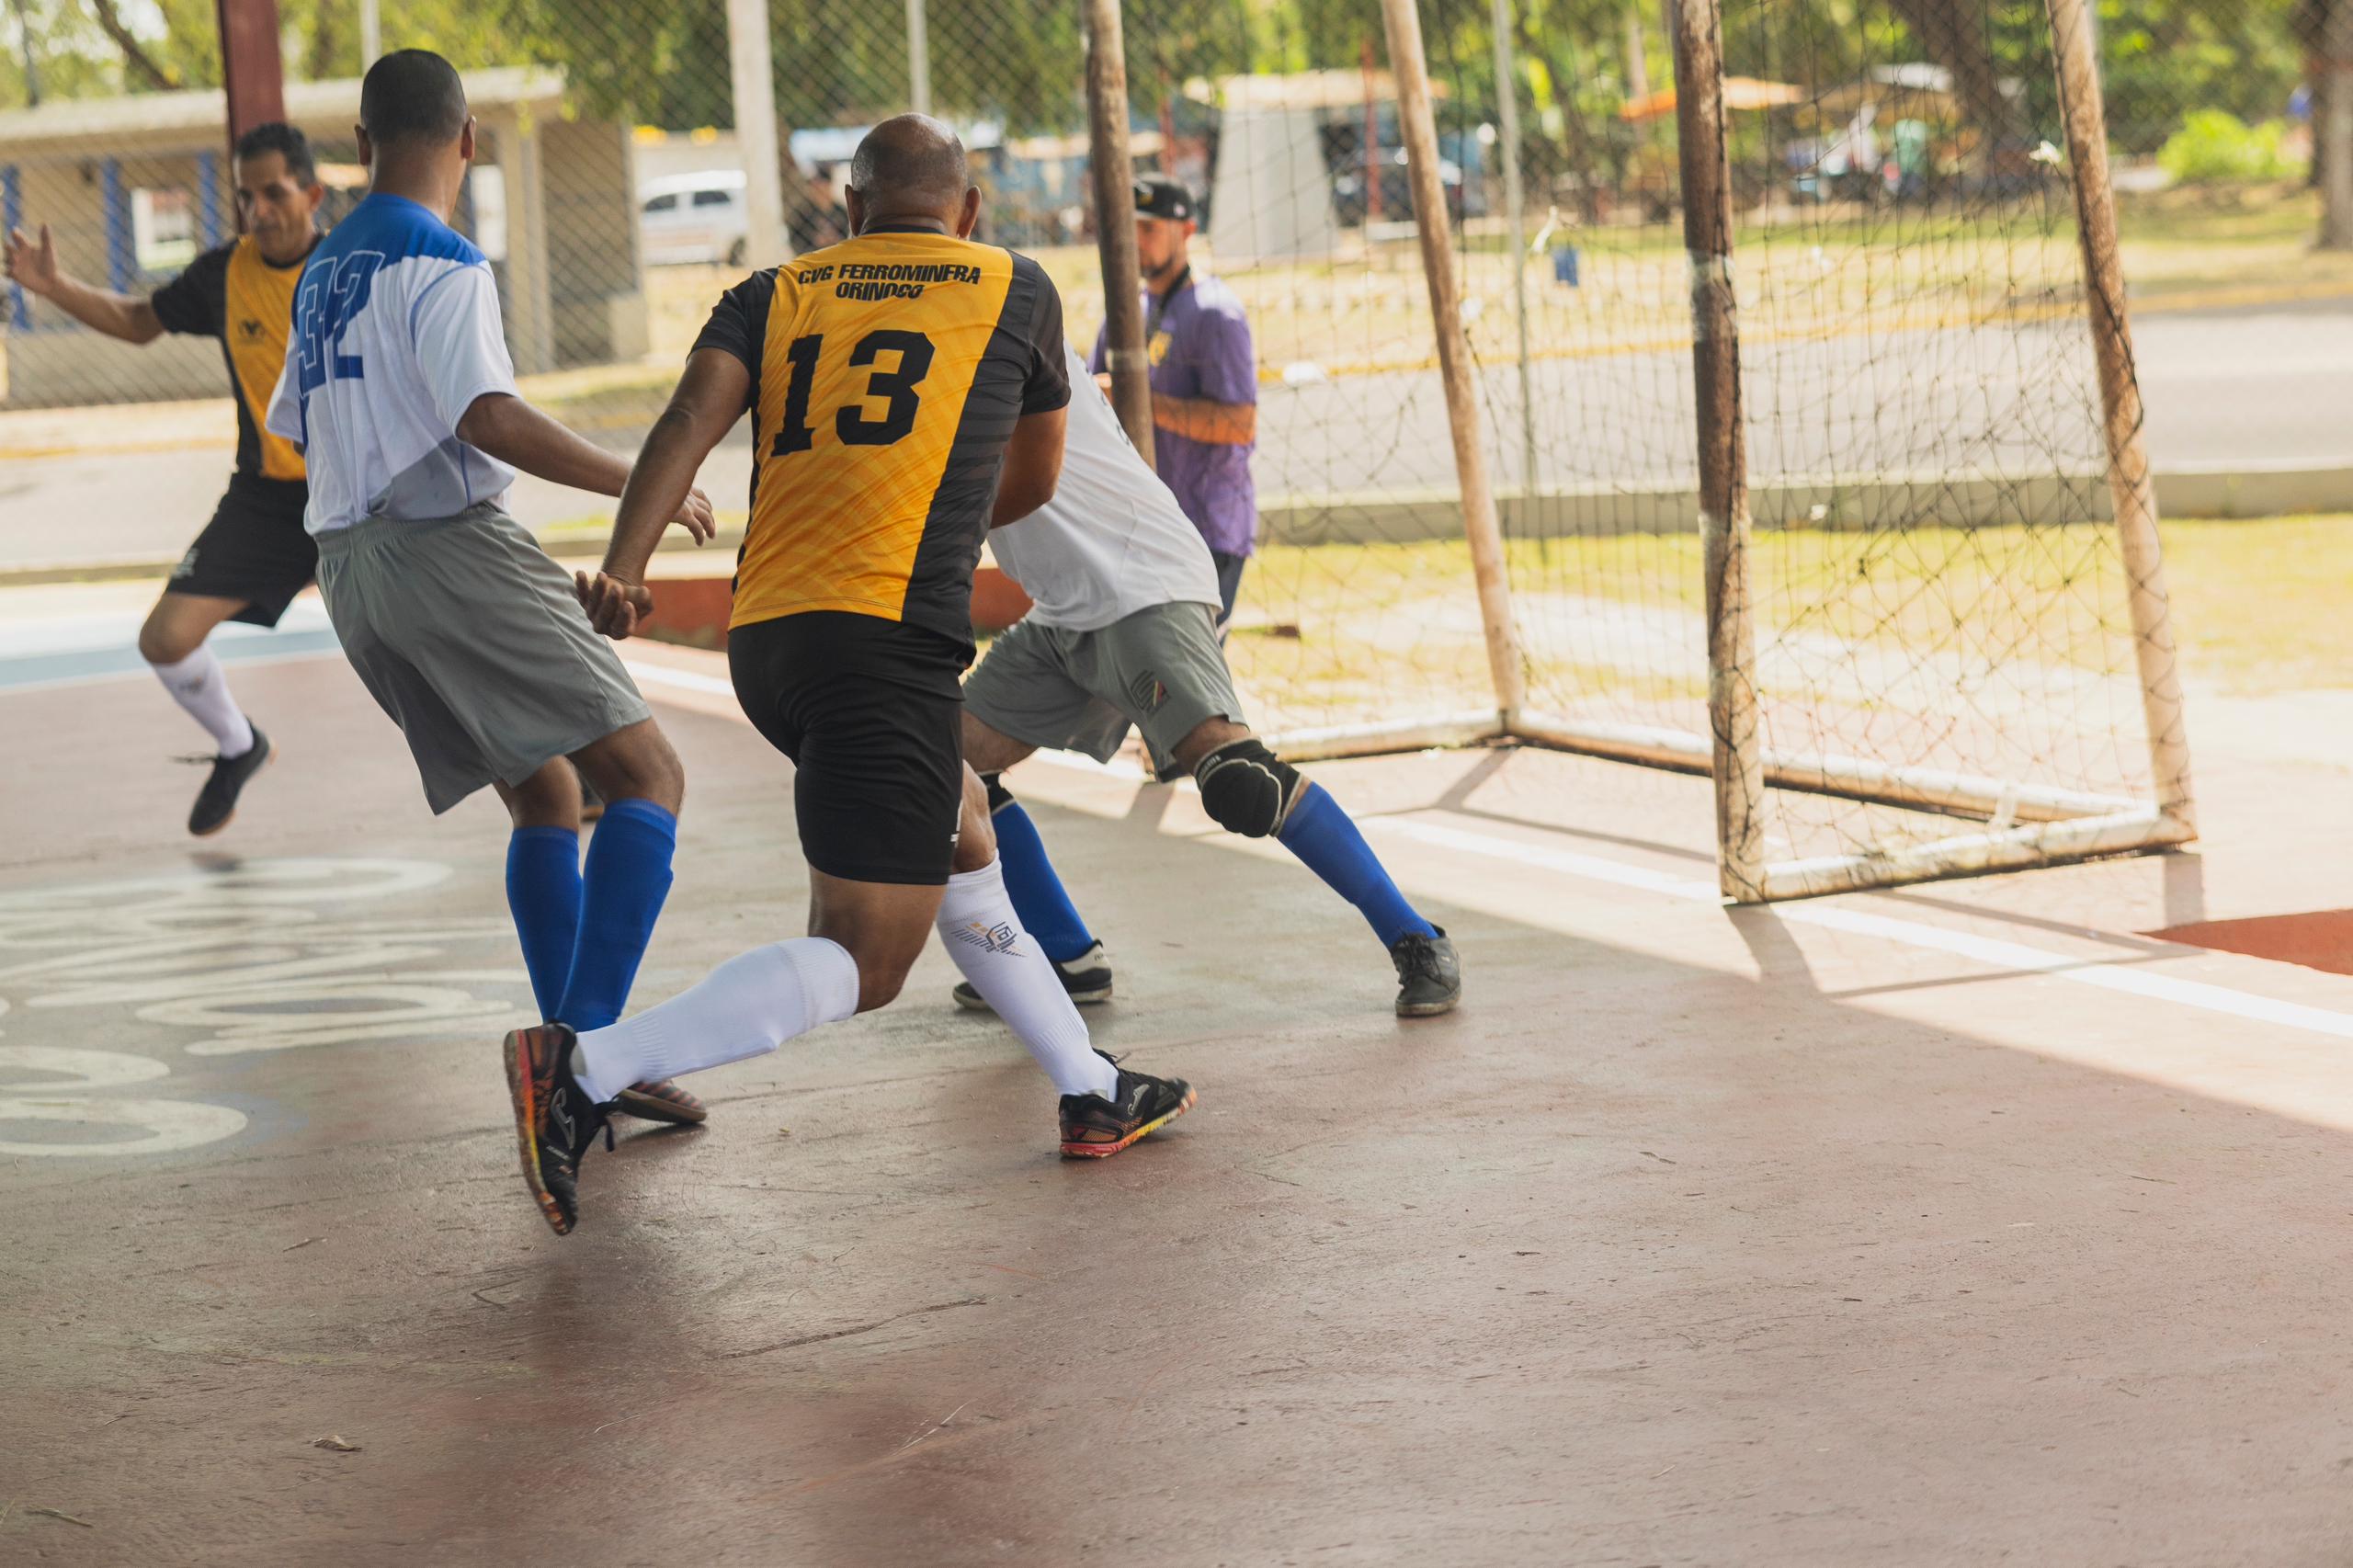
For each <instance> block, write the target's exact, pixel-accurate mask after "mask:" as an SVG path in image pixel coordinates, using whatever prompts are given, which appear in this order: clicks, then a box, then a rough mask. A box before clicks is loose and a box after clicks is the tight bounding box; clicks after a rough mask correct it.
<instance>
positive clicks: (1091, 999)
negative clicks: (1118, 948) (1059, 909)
mask: <svg viewBox="0 0 2353 1568" xmlns="http://www.w3.org/2000/svg"><path fill="white" fill-rule="evenodd" d="M1054 972H1055V973H1056V974H1058V975H1060V976H1061V977H1062V982H1063V990H1065V991H1067V992H1069V993H1070V999H1071V1000H1072V1001H1074V1002H1075V1003H1077V1004H1078V1005H1079V1006H1082V1007H1092V1006H1095V1005H1096V1004H1097V1003H1100V1002H1108V1001H1109V1000H1110V999H1111V960H1110V958H1109V957H1108V955H1107V954H1106V953H1105V952H1104V951H1103V944H1102V943H1100V942H1097V943H1096V944H1095V945H1094V946H1093V947H1091V948H1089V949H1086V951H1085V952H1083V953H1081V954H1079V955H1078V957H1076V958H1074V959H1073V960H1070V961H1069V962H1068V963H1057V964H1055V965H1054ZM950 994H951V995H953V996H954V997H955V998H956V1006H959V1007H961V1008H963V1009H964V1011H966V1012H968V1013H992V1012H995V1010H996V1009H995V1008H994V1007H991V1006H989V1003H988V998H987V997H985V996H983V995H982V994H980V992H978V991H977V990H975V989H973V986H972V982H971V981H969V980H961V981H958V982H957V983H956V989H955V990H954V991H953V992H952V993H950Z"/></svg>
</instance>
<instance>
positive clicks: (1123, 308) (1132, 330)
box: [1086, 0, 1153, 462]
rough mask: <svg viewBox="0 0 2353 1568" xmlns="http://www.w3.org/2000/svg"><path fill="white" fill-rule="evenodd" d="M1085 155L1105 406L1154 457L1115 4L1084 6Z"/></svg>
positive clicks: (1124, 59)
mask: <svg viewBox="0 0 2353 1568" xmlns="http://www.w3.org/2000/svg"><path fill="white" fill-rule="evenodd" d="M1086 149H1087V151H1086V156H1087V165H1088V173H1089V174H1090V175H1091V176H1093V178H1094V181H1095V244H1096V249H1097V253H1098V254H1099V255H1100V256H1101V257H1102V265H1103V305H1104V314H1105V316H1106V317H1107V318H1108V324H1107V325H1106V327H1105V330H1104V347H1105V357H1106V358H1108V360H1109V361H1110V368H1111V406H1112V407H1114V408H1116V409H1118V410H1119V411H1120V424H1121V425H1122V426H1125V427H1126V428H1127V432H1128V439H1129V440H1131V441H1132V442H1134V443H1135V449H1136V450H1137V452H1139V453H1140V454H1142V458H1143V460H1144V461H1146V462H1150V461H1152V460H1153V455H1152V356H1151V354H1150V353H1149V352H1148V351H1147V350H1146V349H1145V347H1144V341H1143V275H1142V266H1141V265H1140V264H1139V263H1138V261H1137V260H1136V190H1135V168H1136V163H1135V154H1134V153H1133V152H1132V151H1131V150H1130V148H1129V145H1128V56H1127V44H1126V41H1125V39H1124V37H1123V35H1122V34H1121V31H1120V0H1086Z"/></svg>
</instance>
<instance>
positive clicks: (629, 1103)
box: [612, 1078, 710, 1127]
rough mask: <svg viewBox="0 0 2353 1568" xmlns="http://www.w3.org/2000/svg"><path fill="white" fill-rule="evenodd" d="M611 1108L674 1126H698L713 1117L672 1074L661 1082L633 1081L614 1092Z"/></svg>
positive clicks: (708, 1109)
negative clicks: (616, 1093) (639, 1082)
mask: <svg viewBox="0 0 2353 1568" xmlns="http://www.w3.org/2000/svg"><path fill="white" fill-rule="evenodd" d="M612 1108H613V1109H615V1110H617V1111H622V1112H625V1113H627V1114H628V1115H631V1116H635V1117H642V1118H643V1119H645V1120H647V1121H666V1122H668V1123H669V1124H670V1125H671V1126H673V1127H699V1126H700V1125H702V1123H704V1122H705V1121H708V1120H710V1108H708V1107H706V1106H705V1105H704V1104H703V1103H702V1101H700V1100H699V1099H697V1098H696V1097H695V1096H692V1095H690V1094H688V1093H687V1091H686V1090H684V1089H682V1088H680V1087H678V1085H677V1083H676V1080H675V1079H670V1078H665V1079H663V1080H662V1081H661V1082H660V1083H658V1084H631V1085H630V1086H629V1087H628V1088H626V1089H623V1090H622V1091H621V1092H620V1094H618V1095H615V1096H613V1104H612Z"/></svg>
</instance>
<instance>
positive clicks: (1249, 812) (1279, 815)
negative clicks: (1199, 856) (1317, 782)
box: [1193, 737, 1307, 838]
mask: <svg viewBox="0 0 2353 1568" xmlns="http://www.w3.org/2000/svg"><path fill="white" fill-rule="evenodd" d="M1193 781H1194V782H1195V783H1197V784H1199V786H1200V787H1201V805H1202V807H1203V808H1204V809H1205V810H1207V811H1208V812H1209V813H1210V820H1211V822H1213V823H1215V824H1218V826H1220V827H1222V828H1223V829H1225V831H1226V832H1228V833H1238V834H1240V835H1242V836H1243V837H1245V838H1264V837H1266V836H1267V835H1268V834H1270V833H1275V832H1279V830H1280V829H1281V827H1282V825H1283V819H1284V818H1285V817H1287V816H1289V815H1290V809H1291V807H1292V806H1293V805H1294V804H1295V803H1297V801H1298V800H1299V792H1300V790H1302V789H1303V788H1305V787H1306V784H1307V780H1306V779H1305V778H1302V777H1301V776H1300V772H1299V769H1297V768H1295V767H1292V766H1291V765H1290V763H1288V762H1285V761H1284V760H1283V759H1282V758H1280V757H1279V756H1276V755H1275V754H1274V753H1273V752H1270V751H1268V750H1267V748H1266V747H1265V746H1264V745H1262V744H1259V742H1258V741H1257V740H1256V738H1255V737H1254V738H1252V739H1250V740H1245V741H1234V742H1233V743H1231V744H1226V745H1222V746H1220V747H1218V748H1217V750H1215V751H1213V752H1211V753H1210V754H1209V756H1205V757H1203V758H1201V760H1200V763H1199V766H1197V767H1195V768H1194V769H1193Z"/></svg>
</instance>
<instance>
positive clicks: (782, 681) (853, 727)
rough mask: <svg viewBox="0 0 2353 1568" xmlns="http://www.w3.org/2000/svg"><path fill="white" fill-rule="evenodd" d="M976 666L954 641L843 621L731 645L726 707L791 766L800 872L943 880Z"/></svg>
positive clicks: (736, 634)
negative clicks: (967, 697) (736, 710)
mask: <svg viewBox="0 0 2353 1568" xmlns="http://www.w3.org/2000/svg"><path fill="white" fill-rule="evenodd" d="M971 663H972V649H971V648H970V647H969V646H967V645H966V644H964V643H962V642H958V641H957V640H956V639H954V638H950V637H946V636H942V635H941V634H940V633H938V632H937V631H926V630H925V629H924V628H923V627H920V626H909V625H907V624H906V623H904V622H903V621H895V620H883V619H880V618H879V617H876V616H870V615H851V614H848V613H846V612H844V611H840V610H813V611H810V612H808V613H806V614H802V615H787V616H779V617H778V618H777V619H774V620H759V621H754V622H753V623H752V624H751V625H749V626H739V627H737V628H735V629H734V630H733V631H730V632H729V633H728V634H727V667H728V670H729V673H731V674H732V675H733V676H734V677H735V699H736V700H737V701H738V702H741V703H742V704H743V705H744V713H745V717H746V718H748V719H750V720H751V721H752V724H753V726H754V727H755V728H756V729H757V730H758V731H759V732H760V733H761V734H763V735H766V736H767V740H768V744H770V745H773V746H774V747H776V749H777V750H779V751H780V752H782V753H784V755H785V756H789V757H790V758H791V759H792V761H793V765H794V767H796V768H798V769H799V773H798V775H797V777H796V778H794V780H793V786H792V807H793V815H794V817H795V818H796V819H797V820H798V821H799V823H800V825H801V854H802V855H803V856H804V857H805V858H807V859H808V861H809V864H811V865H812V866H814V867H815V868H816V869H818V870H820V871H823V872H824V873H825V874H826V875H827V876H829V877H840V878H842V879H844V880H845V881H854V882H904V883H914V884H919V885H924V886H930V887H940V886H944V885H945V884H946V883H947V881H948V873H949V866H950V863H951V862H952V860H953V859H954V858H955V854H956V823H957V819H958V817H959V816H960V815H961V812H962V807H963V801H964V734H963V708H964V694H963V687H962V684H961V679H960V677H961V676H962V675H963V673H964V667H965V666H966V665H969V664H971Z"/></svg>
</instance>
